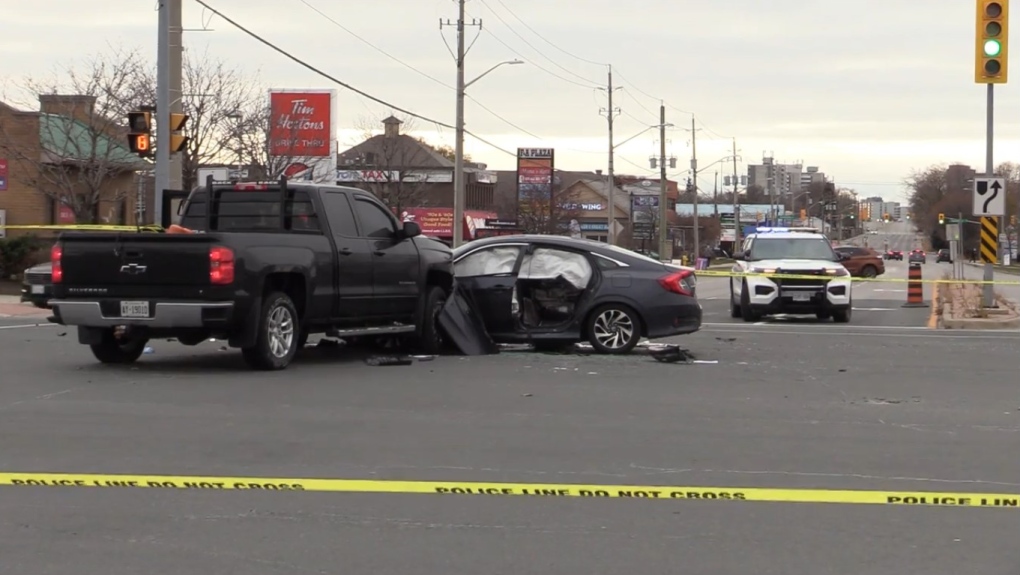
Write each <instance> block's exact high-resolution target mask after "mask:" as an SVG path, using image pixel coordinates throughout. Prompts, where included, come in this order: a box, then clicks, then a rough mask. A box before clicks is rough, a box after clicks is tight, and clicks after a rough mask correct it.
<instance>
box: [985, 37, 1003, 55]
mask: <svg viewBox="0 0 1020 575" xmlns="http://www.w3.org/2000/svg"><path fill="white" fill-rule="evenodd" d="M1000 52H1002V44H1001V43H1000V42H999V41H998V40H985V56H987V57H989V58H994V57H996V56H998V55H999V53H1000Z"/></svg>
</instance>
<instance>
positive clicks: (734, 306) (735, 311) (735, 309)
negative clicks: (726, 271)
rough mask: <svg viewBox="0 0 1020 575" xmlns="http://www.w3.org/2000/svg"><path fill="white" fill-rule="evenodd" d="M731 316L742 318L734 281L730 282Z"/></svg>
mask: <svg viewBox="0 0 1020 575" xmlns="http://www.w3.org/2000/svg"><path fill="white" fill-rule="evenodd" d="M730 317H731V318H733V319H740V303H738V302H737V296H736V294H735V293H733V283H732V282H731V283H730Z"/></svg>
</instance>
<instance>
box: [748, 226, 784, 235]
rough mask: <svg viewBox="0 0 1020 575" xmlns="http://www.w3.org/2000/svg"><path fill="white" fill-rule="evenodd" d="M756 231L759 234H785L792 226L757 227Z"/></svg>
mask: <svg viewBox="0 0 1020 575" xmlns="http://www.w3.org/2000/svg"><path fill="white" fill-rule="evenodd" d="M755 231H756V232H758V233H759V234H780V233H781V234H785V233H789V231H790V228H769V227H765V228H755Z"/></svg>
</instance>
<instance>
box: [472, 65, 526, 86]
mask: <svg viewBox="0 0 1020 575" xmlns="http://www.w3.org/2000/svg"><path fill="white" fill-rule="evenodd" d="M523 63H524V61H522V60H507V61H506V62H500V63H499V64H496V65H495V66H493V67H491V68H489V69H488V70H486V71H484V72H482V73H481V74H479V75H478V77H476V78H475V79H474V80H471V81H470V82H468V83H466V84H464V89H467V87H468V86H470V85H471V84H474V83H475V82H477V81H479V80H481V79H482V78H484V77H485V76H487V75H488V74H489V73H490V72H492V71H493V70H495V69H496V68H499V67H500V66H506V65H511V64H523Z"/></svg>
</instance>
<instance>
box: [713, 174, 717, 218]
mask: <svg viewBox="0 0 1020 575" xmlns="http://www.w3.org/2000/svg"><path fill="white" fill-rule="evenodd" d="M712 208H713V212H714V213H715V217H716V219H719V170H716V171H715V184H714V185H713V186H712Z"/></svg>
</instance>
